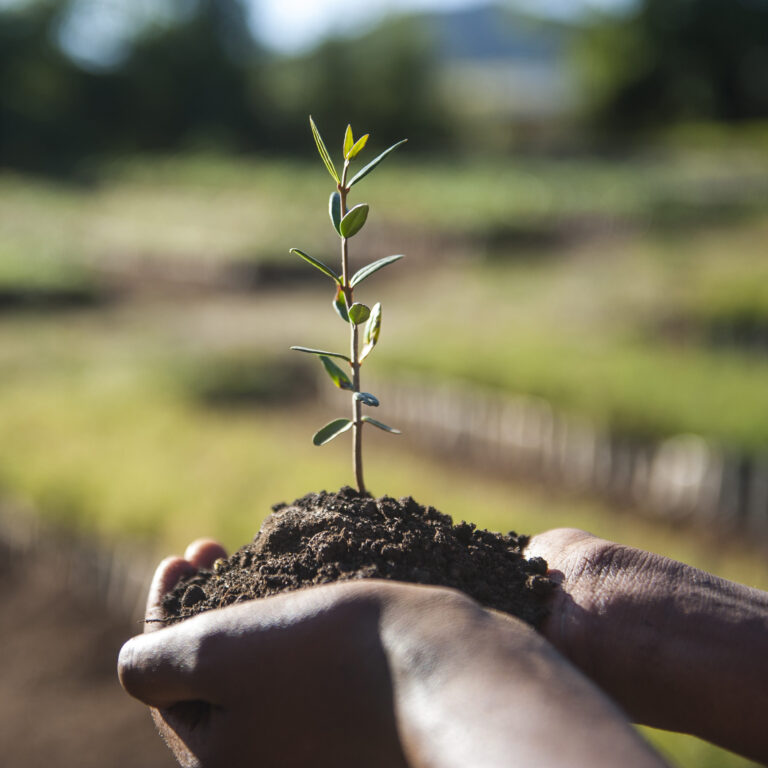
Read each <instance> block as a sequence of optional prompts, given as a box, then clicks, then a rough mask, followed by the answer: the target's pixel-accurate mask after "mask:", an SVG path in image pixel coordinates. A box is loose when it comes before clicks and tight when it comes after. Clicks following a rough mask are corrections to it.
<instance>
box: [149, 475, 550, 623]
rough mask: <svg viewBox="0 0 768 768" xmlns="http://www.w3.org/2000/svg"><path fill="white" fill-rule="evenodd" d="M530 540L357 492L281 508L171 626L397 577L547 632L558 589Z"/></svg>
mask: <svg viewBox="0 0 768 768" xmlns="http://www.w3.org/2000/svg"><path fill="white" fill-rule="evenodd" d="M527 543H528V537H527V536H519V535H518V534H516V533H515V532H514V531H512V532H510V533H507V534H500V533H491V532H489V531H485V530H478V529H476V528H475V526H474V525H473V524H472V523H464V522H462V523H459V524H458V525H453V523H452V520H451V518H450V517H449V516H448V515H444V514H442V513H441V512H438V511H437V510H436V509H434V508H432V507H423V506H421V505H420V504H418V503H416V502H415V501H414V500H413V499H412V498H410V497H406V498H403V499H399V500H397V499H393V498H390V497H388V496H384V497H382V498H379V499H374V498H372V497H370V496H367V495H361V494H359V493H358V492H357V491H355V490H354V489H352V488H348V487H347V488H342V489H341V490H340V491H339V492H338V493H327V492H325V491H322V492H320V493H311V494H307V495H306V496H304V497H302V498H301V499H297V500H296V501H294V502H293V503H292V504H278V505H276V506H275V507H273V513H272V514H271V515H270V516H269V517H268V518H267V519H266V520H265V521H264V524H263V525H262V527H261V530H259V532H258V533H257V534H256V537H255V538H254V540H253V542H251V543H250V544H247V545H246V546H244V547H242V548H241V549H239V550H238V551H237V552H235V553H234V554H233V555H232V556H231V557H229V558H228V559H227V560H218V561H217V562H216V563H215V564H214V568H213V570H211V571H208V570H201V571H199V572H198V573H197V574H195V575H194V576H192V577H190V578H188V579H186V580H184V581H182V582H181V583H179V584H178V585H177V586H176V588H175V589H174V590H173V591H172V592H171V593H169V594H168V595H167V596H166V598H165V603H164V608H165V611H166V615H167V617H168V618H167V621H168V622H169V623H173V622H176V621H180V620H182V619H186V618H189V617H190V616H194V615H196V614H198V613H202V612H203V611H208V610H213V609H215V608H221V607H223V606H226V605H231V604H233V603H238V602H242V601H244V600H252V599H255V598H259V597H267V596H269V595H275V594H278V593H280V592H287V591H292V590H295V589H300V588H302V587H307V586H311V585H315V584H327V583H330V582H335V581H346V580H350V579H392V580H396V581H406V582H411V583H415V584H434V585H441V586H445V587H452V588H454V589H459V590H461V591H463V592H465V593H466V594H468V595H469V596H470V597H472V598H474V599H475V600H477V601H478V602H479V603H480V604H481V605H484V606H487V607H489V608H495V609H497V610H500V611H505V612H506V613H509V614H511V615H513V616H516V617H518V618H520V619H522V620H523V621H526V622H528V623H529V624H531V625H533V626H538V625H539V624H540V622H541V621H542V619H543V618H544V616H545V615H546V611H547V608H546V605H547V600H546V598H547V597H548V595H549V594H550V592H551V591H552V589H553V587H554V585H553V583H552V582H551V581H550V580H549V579H548V578H547V575H546V573H547V564H546V562H545V561H544V560H543V559H542V558H539V557H534V558H531V559H529V560H527V559H525V557H524V556H523V549H524V548H525V546H526V544H527Z"/></svg>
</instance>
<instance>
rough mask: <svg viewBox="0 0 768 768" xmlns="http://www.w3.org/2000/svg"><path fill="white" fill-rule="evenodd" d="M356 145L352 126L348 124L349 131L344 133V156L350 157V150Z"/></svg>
mask: <svg viewBox="0 0 768 768" xmlns="http://www.w3.org/2000/svg"><path fill="white" fill-rule="evenodd" d="M354 145H355V139H354V137H353V136H352V126H351V125H348V126H347V131H346V133H345V134H344V157H347V158H348V157H349V150H350V149H352V147H353V146H354Z"/></svg>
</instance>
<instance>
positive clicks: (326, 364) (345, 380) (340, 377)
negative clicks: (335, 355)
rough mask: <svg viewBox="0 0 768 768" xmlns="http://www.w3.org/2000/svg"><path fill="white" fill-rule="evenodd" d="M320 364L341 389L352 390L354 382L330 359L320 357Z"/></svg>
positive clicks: (323, 356)
mask: <svg viewBox="0 0 768 768" xmlns="http://www.w3.org/2000/svg"><path fill="white" fill-rule="evenodd" d="M320 362H321V363H322V364H323V368H325V370H326V372H327V373H328V375H329V376H330V377H331V381H333V383H334V384H335V385H336V386H337V387H338V388H339V389H352V382H351V381H350V380H349V376H347V374H346V373H344V371H342V370H341V368H339V366H338V365H336V363H334V362H333V360H331V358H330V357H326V356H325V355H320Z"/></svg>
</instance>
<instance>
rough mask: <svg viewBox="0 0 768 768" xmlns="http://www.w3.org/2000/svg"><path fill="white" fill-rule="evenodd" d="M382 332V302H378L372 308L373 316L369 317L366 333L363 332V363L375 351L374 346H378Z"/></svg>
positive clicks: (361, 355)
mask: <svg viewBox="0 0 768 768" xmlns="http://www.w3.org/2000/svg"><path fill="white" fill-rule="evenodd" d="M380 332H381V304H380V303H379V302H376V304H374V305H373V309H372V310H371V316H370V317H369V318H368V322H367V323H366V325H365V333H364V334H363V348H362V350H361V352H360V362H361V363H362V362H363V360H365V358H366V357H368V355H370V354H371V352H372V351H373V348H374V347H375V346H376V342H377V341H378V340H379V333H380Z"/></svg>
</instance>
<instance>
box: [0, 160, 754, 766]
mask: <svg viewBox="0 0 768 768" xmlns="http://www.w3.org/2000/svg"><path fill="white" fill-rule="evenodd" d="M86 177H87V178H88V181H87V182H83V183H81V184H77V185H75V184H72V183H60V182H54V181H51V180H45V179H41V178H31V177H22V176H18V175H9V174H5V175H3V176H0V298H2V297H3V296H6V297H7V296H13V295H14V292H15V293H16V294H17V295H18V296H22V297H23V296H29V295H33V296H34V295H38V296H40V295H43V296H53V295H55V294H56V293H57V292H60V293H62V294H67V292H69V294H70V295H72V292H74V293H75V294H77V292H78V291H81V298H82V299H83V300H82V301H81V302H80V304H81V306H79V307H78V306H77V305H78V301H77V300H75V301H74V302H73V306H72V307H69V311H68V312H66V313H57V312H39V311H34V312H25V313H16V312H13V311H11V310H13V309H14V308H15V306H14V305H13V304H12V303H10V304H7V305H4V306H3V307H1V308H2V309H4V310H5V313H4V314H2V315H0V497H2V498H4V499H6V500H9V501H10V502H12V503H22V504H23V503H28V504H30V505H31V506H32V507H33V508H35V509H36V510H39V512H40V513H41V514H42V515H43V516H44V517H45V518H46V519H48V520H50V521H53V522H54V523H56V524H60V525H62V526H65V527H67V528H70V529H77V530H80V531H82V532H85V533H87V534H93V535H97V536H99V537H104V538H106V539H116V538H125V537H129V538H133V539H136V540H137V541H139V542H142V545H143V546H146V547H149V548H152V549H153V550H156V551H157V553H158V555H159V554H161V553H162V554H164V553H166V552H168V551H180V550H181V549H183V547H184V545H185V543H186V542H187V541H188V540H189V539H191V538H195V537H198V536H201V535H213V536H217V537H219V538H221V539H222V540H223V541H225V542H226V543H227V545H228V546H230V547H235V546H237V545H239V544H240V543H242V542H244V541H246V540H248V539H249V538H250V537H251V536H252V535H253V533H254V531H255V530H256V529H257V528H258V525H259V523H260V521H261V520H262V519H263V517H264V516H265V515H266V514H267V513H268V511H269V508H270V506H271V505H272V504H273V503H275V502H278V501H283V500H290V499H292V498H294V497H296V496H300V495H302V494H304V493H305V492H307V491H311V490H317V489H320V488H327V489H334V488H337V487H338V486H340V485H342V484H344V483H347V482H350V480H351V476H352V474H351V470H350V468H349V466H348V464H349V458H348V456H347V453H348V446H347V445H346V443H345V442H344V441H343V440H339V441H337V442H336V443H333V444H331V445H329V446H327V447H325V448H323V449H322V450H318V449H316V448H314V447H313V446H312V445H311V443H310V439H309V438H310V435H311V434H312V432H313V431H314V430H315V429H316V428H317V427H318V426H320V425H321V424H322V423H324V421H327V420H328V419H329V418H331V417H333V416H336V415H337V414H336V413H334V412H333V409H332V408H329V407H327V406H320V405H318V404H317V403H316V402H314V400H313V398H312V392H311V389H312V383H311V382H312V379H311V377H310V378H308V379H306V380H304V379H303V378H302V377H303V376H304V374H303V373H302V372H300V371H299V372H298V373H296V374H295V378H297V379H298V380H299V383H300V384H304V383H306V386H307V391H306V396H305V394H304V392H303V390H302V388H301V387H293V386H291V387H290V389H289V391H288V392H287V393H285V392H284V397H283V399H282V400H279V398H278V400H277V401H275V400H274V399H273V395H274V393H275V390H276V389H278V390H285V389H286V382H287V381H290V379H288V380H286V379H285V378H284V377H283V378H281V375H282V374H280V370H282V368H276V369H275V372H274V375H272V374H270V375H268V376H265V377H263V378H262V377H260V376H259V375H258V372H259V370H260V366H269V365H272V364H274V361H275V356H276V355H277V356H278V360H279V361H280V366H282V365H283V361H284V360H288V359H290V360H293V358H294V357H296V356H295V355H294V356H291V353H288V352H287V351H286V350H287V347H288V346H289V345H290V344H306V345H309V346H320V347H324V348H326V347H334V346H336V345H337V344H338V346H339V347H342V346H344V345H345V343H346V342H345V339H344V333H343V329H342V328H341V327H340V325H339V323H338V320H337V319H336V318H335V316H334V315H333V313H332V312H331V311H330V307H329V304H330V298H331V296H330V290H329V285H328V284H327V283H326V282H325V279H324V278H323V277H322V276H320V275H315V274H314V273H311V270H310V273H309V274H308V278H307V281H306V283H302V284H301V285H298V286H297V287H296V288H294V289H288V288H287V287H285V286H280V285H274V286H272V285H265V286H261V287H260V288H259V289H257V290H256V291H255V292H254V293H252V294H251V295H240V296H232V295H221V294H215V295H210V296H207V295H203V296H196V297H194V298H192V299H190V298H189V297H187V298H185V299H178V298H174V299H173V300H171V299H166V298H164V297H163V296H162V286H161V287H160V289H159V293H160V295H159V296H158V295H155V296H154V298H152V299H149V300H148V299H146V298H141V299H131V297H130V296H129V297H128V298H126V299H125V300H124V301H123V302H122V303H118V304H110V303H108V302H107V303H105V305H104V306H99V303H98V302H99V300H100V299H99V290H100V283H99V280H100V274H101V272H100V270H101V269H103V268H104V267H105V265H111V267H110V268H112V267H114V266H115V265H117V266H118V267H119V266H120V265H122V264H124V263H133V262H136V263H138V267H136V268H137V269H140V268H141V266H142V264H147V263H151V262H153V261H157V262H164V263H173V264H176V265H178V266H179V268H180V270H181V273H182V274H183V268H184V264H185V260H186V261H187V262H188V263H190V264H191V263H193V262H200V261H202V262H205V263H214V264H223V263H228V262H239V261H249V262H252V261H268V262H272V263H275V264H287V263H289V260H290V258H291V257H290V256H288V254H287V248H288V247H289V246H298V247H303V248H305V249H306V250H309V251H310V252H312V253H315V254H317V255H319V256H321V257H323V258H328V259H329V260H330V259H332V258H334V256H333V255H332V252H331V251H332V248H333V246H334V237H333V236H332V234H331V232H330V227H329V225H328V222H327V218H326V214H325V202H324V201H325V199H326V196H327V194H328V193H329V191H330V189H329V184H328V183H327V177H325V175H324V171H323V169H322V166H321V165H319V164H318V163H312V164H309V163H307V164H305V163H303V162H298V161H290V162H288V161H282V160H248V161H239V160H232V159H226V158H221V157H214V156H193V157H177V158H152V159H146V158H145V159H141V158H137V159H127V160H123V161H120V162H115V163H113V164H110V165H108V166H100V167H98V168H94V169H92V171H91V172H90V173H89V174H87V175H86ZM357 189H358V188H356V191H357ZM359 190H360V194H361V195H365V194H367V192H368V191H369V190H368V188H367V187H364V186H363V185H361V186H360V188H359ZM370 193H371V196H370V197H367V198H362V199H367V200H369V201H370V202H371V204H372V216H371V224H370V225H369V228H367V229H366V231H365V232H363V233H361V235H360V236H359V237H358V238H357V239H356V240H355V242H354V245H355V249H356V250H355V253H356V254H357V256H356V258H357V259H358V260H360V259H362V258H363V257H362V254H365V258H366V259H368V258H371V259H372V258H375V257H378V256H382V255H386V254H387V253H389V252H394V251H393V250H390V249H396V250H398V251H399V250H400V249H401V248H402V247H403V245H405V246H408V247H410V246H413V248H414V252H413V253H412V254H411V258H410V259H409V261H404V262H402V263H399V264H398V265H395V266H393V267H390V268H388V270H387V271H386V272H382V273H380V277H377V279H376V280H371V281H370V282H368V283H366V284H365V286H364V287H363V288H361V289H360V299H362V300H363V301H367V302H373V301H376V300H381V301H382V302H383V304H384V307H385V310H384V325H383V335H382V341H381V344H380V346H379V348H377V351H376V354H375V355H374V356H373V357H372V358H371V366H372V370H373V371H375V374H376V376H377V377H380V376H386V375H390V376H394V375H396V376H407V375H412V374H419V375H422V376H424V375H428V376H430V377H432V378H433V379H434V380H440V379H441V378H444V377H451V378H457V379H460V380H465V381H468V382H470V383H472V384H474V385H477V386H479V387H482V388H487V389H499V388H501V389H505V390H512V391H516V392H524V393H528V394H539V395H542V396H545V397H547V398H548V399H550V400H551V401H552V402H553V403H555V404H556V405H558V406H559V407H561V408H563V409H566V410H570V411H573V412H577V413H580V414H586V415H588V416H589V417H590V418H592V419H593V420H595V421H597V422H599V423H603V424H606V425H608V426H612V427H614V428H620V429H622V430H623V431H630V432H633V433H636V434H638V433H639V434H643V435H649V436H659V435H665V434H671V433H677V432H695V433H699V434H702V435H705V436H709V437H711V438H712V439H716V440H718V441H721V442H722V443H724V444H726V445H730V446H733V447H736V448H739V449H741V450H748V451H753V452H759V451H764V450H765V449H766V447H768V358H766V357H765V356H762V357H761V356H760V355H759V354H755V351H754V350H753V349H747V348H740V347H730V348H729V347H722V346H713V345H709V344H707V343H705V342H706V339H705V335H702V334H700V333H698V332H696V328H698V327H700V326H702V325H705V324H706V323H708V322H710V320H711V319H712V318H721V317H722V316H723V314H724V313H726V314H727V313H730V315H729V316H732V315H733V313H734V312H736V313H738V312H741V311H744V307H748V308H749V311H750V312H751V313H752V315H751V316H753V315H754V316H756V317H757V318H758V320H757V322H758V323H759V322H762V321H763V319H764V318H766V317H768V301H766V298H765V297H766V294H765V290H764V288H765V286H766V285H768V259H766V258H765V243H766V242H768V158H764V157H762V158H761V157H755V156H754V155H750V154H746V155H743V154H741V153H739V152H736V151H728V150H722V151H721V152H720V153H719V154H717V155H716V156H710V155H709V154H707V153H704V152H698V153H696V154H681V155H680V156H676V157H675V158H673V159H672V160H670V158H668V157H664V156H659V157H655V156H648V157H644V158H635V159H634V160H632V161H624V162H611V161H608V160H599V161H598V160H591V161H590V160H586V159H585V160H578V161H577V160H571V161H568V162H558V161H554V160H543V159H538V160H527V161H520V162H514V163H512V162H508V163H507V162H504V163H501V164H497V165H491V164H488V163H477V162H475V163H470V162H469V161H461V162H456V163H455V164H453V165H440V164H438V163H437V162H431V161H430V162H427V161H417V162H414V163H411V162H408V163H407V165H398V164H396V163H392V164H391V165H389V166H383V167H382V170H381V172H380V174H379V175H378V176H377V183H374V184H371V186H370ZM357 199H361V198H357ZM406 250H408V248H406ZM291 263H292V262H291ZM294 266H295V268H296V270H297V272H301V271H303V270H305V269H306V267H305V265H304V264H303V263H302V262H298V263H296V264H295V265H294ZM35 306H36V305H34V302H33V306H32V308H33V309H34V308H35ZM723 307H725V308H726V309H723ZM734 308H735V309H734ZM49 309H50V307H49ZM726 310H727V311H726ZM691 328H693V329H694V330H693V331H691ZM281 355H282V357H280V356H281ZM228 356H229V357H231V356H234V357H235V358H239V357H242V356H245V359H247V360H248V361H249V362H248V366H247V367H245V368H237V367H234V368H232V367H229V368H227V367H226V366H225V365H223V364H222V361H223V360H224V359H225V358H227V357H228ZM305 362H307V363H308V364H312V363H313V361H305ZM297 370H298V369H297ZM241 371H242V372H243V373H242V375H241ZM292 375H293V374H292ZM241 383H242V384H243V385H244V386H243V390H242V391H240V384H241ZM217 387H218V388H219V389H218V390H217V389H216V388H217ZM222 387H224V388H225V389H226V391H227V392H228V398H229V399H230V400H234V401H236V403H237V401H239V403H237V404H231V403H230V404H229V405H223V404H222V403H218V402H217V397H216V394H215V393H216V392H217V391H220V389H221V388H222ZM227 388H228V389H227ZM212 393H213V395H212ZM254 393H255V394H254ZM286 395H287V397H286ZM251 397H252V399H249V398H251ZM339 402H340V407H342V408H345V407H346V402H345V400H344V398H343V396H341V395H340V401H339ZM386 406H387V404H386V402H385V403H383V404H382V408H381V411H382V419H383V420H384V421H387V416H386ZM370 438H371V439H370V444H369V445H368V447H367V450H366V457H367V474H368V481H369V485H370V487H371V488H372V489H373V491H374V492H376V493H387V494H390V495H394V496H400V495H413V496H414V497H416V498H417V499H418V500H419V501H421V502H423V503H431V504H433V505H434V506H437V507H439V508H440V509H442V510H443V511H445V512H448V513H450V514H451V515H453V516H454V518H456V519H461V518H466V519H470V520H473V521H475V522H476V523H478V524H479V525H481V526H484V527H489V528H492V529H497V530H509V529H512V528H514V529H516V530H518V531H521V532H526V533H535V532H537V531H541V530H546V529H548V528H551V527H554V526H560V525H569V526H579V527H583V528H586V529H588V530H591V531H592V532H594V533H597V534H599V535H601V536H604V537H606V538H611V539H615V540H617V541H621V542H624V543H627V544H632V545H634V546H638V547H643V548H646V549H651V550H654V551H657V552H661V553H663V554H667V555H669V556H671V557H675V558H677V559H681V560H684V561H686V562H689V563H692V564H694V565H698V566H700V567H702V568H705V569H707V570H709V571H712V572H715V573H718V574H720V575H723V576H724V577H726V578H731V579H734V580H738V581H741V582H744V583H748V584H751V585H753V586H757V587H759V588H763V589H768V563H766V560H765V552H764V550H763V549H761V548H760V547H759V545H757V544H753V545H747V544H745V543H743V542H742V543H739V542H737V541H733V542H728V543H726V544H725V545H724V546H722V547H720V546H718V545H717V544H716V540H715V537H714V536H712V537H709V536H707V535H706V533H703V532H701V531H699V532H696V533H692V532H688V531H686V530H685V529H674V528H672V527H670V526H666V525H664V524H662V523H660V522H659V521H657V520H654V521H653V522H651V521H649V520H644V519H642V518H641V517H637V516H634V515H631V514H629V513H628V512H625V511H622V510H616V509H612V508H610V507H608V506H606V505H604V504H602V503H599V502H596V501H593V500H587V499H583V498H572V497H569V496H566V495H564V494H562V493H559V492H558V491H557V490H554V489H553V490H549V491H547V490H545V489H542V488H536V487H531V486H517V485H510V484H509V483H508V482H504V481H503V480H501V479H500V478H498V477H494V476H491V475H484V474H482V473H481V474H478V472H477V471H475V470H473V469H472V468H469V467H463V466H461V465H459V464H458V463H457V464H454V465H451V466H449V467H446V465H445V464H444V463H440V462H438V461H437V460H435V459H434V458H433V457H430V456H428V455H424V453H423V451H419V450H418V449H417V448H416V447H415V445H413V444H411V443H410V442H409V440H408V437H407V435H406V436H404V437H403V438H402V439H395V438H392V437H391V436H387V435H380V434H375V435H370ZM398 440H399V441H398ZM651 737H652V738H653V739H654V740H657V739H658V740H659V743H660V745H661V748H663V749H664V750H666V751H667V752H668V754H669V755H670V759H671V760H673V761H674V762H676V763H678V764H680V765H696V766H712V768H718V767H721V768H725V767H731V766H733V767H736V766H747V765H749V763H748V762H747V761H743V760H739V759H738V758H735V757H733V756H729V755H727V754H726V753H723V752H722V751H720V750H716V749H714V748H711V747H709V746H707V745H703V744H702V743H701V742H699V741H697V740H694V739H687V738H684V737H677V736H668V735H665V734H662V735H658V734H655V733H654V734H652V736H651Z"/></svg>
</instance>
